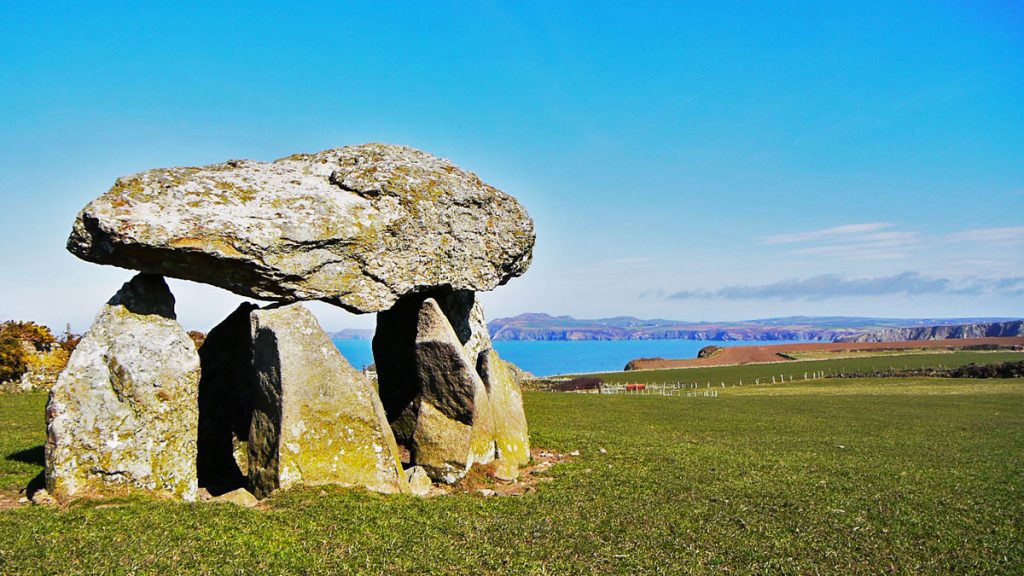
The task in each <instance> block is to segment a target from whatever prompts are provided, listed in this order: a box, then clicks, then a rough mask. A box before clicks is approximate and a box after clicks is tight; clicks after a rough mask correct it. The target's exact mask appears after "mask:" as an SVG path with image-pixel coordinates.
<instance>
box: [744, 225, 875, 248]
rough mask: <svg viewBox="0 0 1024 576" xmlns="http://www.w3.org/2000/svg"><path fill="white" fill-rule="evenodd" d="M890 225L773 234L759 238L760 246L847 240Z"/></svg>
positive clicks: (852, 226) (841, 227)
mask: <svg viewBox="0 0 1024 576" xmlns="http://www.w3.org/2000/svg"><path fill="white" fill-rule="evenodd" d="M891 226H892V225H891V224H889V223H887V222H869V223H866V224H845V225H843V226H833V227H832V228H823V229H821V230H811V231H810V232H795V233H792V234H775V235H772V236H765V237H764V238H761V243H762V244H797V243H801V242H812V241H820V240H837V239H849V238H851V237H856V236H858V235H861V234H867V233H869V232H875V231H877V230H882V229H884V228H890V227H891Z"/></svg>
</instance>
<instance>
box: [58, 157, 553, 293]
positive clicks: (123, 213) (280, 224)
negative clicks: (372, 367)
mask: <svg viewBox="0 0 1024 576" xmlns="http://www.w3.org/2000/svg"><path fill="white" fill-rule="evenodd" d="M533 244H534V229H533V221H532V220H531V219H530V217H529V215H528V214H527V213H526V210H525V209H524V208H523V207H522V206H521V205H520V204H519V203H518V202H517V201H516V200H515V199H514V198H513V197H511V196H509V195H508V194H505V193H504V192H502V191H500V190H498V189H496V188H494V187H492V186H489V185H487V184H485V183H484V182H483V181H481V180H480V178H478V177H477V176H476V175H475V174H473V173H471V172H466V171H463V170H461V169H459V168H458V167H456V166H454V165H453V164H451V163H450V162H448V161H446V160H442V159H440V158H436V157H434V156H431V155H430V154H427V153H424V152H421V151H419V150H415V149H412V148H408V147H403V146H393V145H385V144H365V145H361V146H350V147H344V148H337V149H332V150H326V151H323V152H319V153H316V154H296V155H293V156H289V157H287V158H282V159H280V160H276V161H274V162H254V161H248V160H240V161H228V162H225V163H223V164H214V165H210V166H204V167H200V168H167V169H158V170H150V171H148V172H143V173H141V174H136V175H133V176H127V177H123V178H120V179H119V180H118V181H117V183H116V184H115V185H114V187H113V188H111V189H110V191H109V192H107V193H106V194H103V195H102V196H100V197H99V198H97V199H96V200H94V201H92V202H91V203H89V204H88V205H87V206H86V207H85V208H84V209H83V210H82V211H81V213H80V214H79V215H78V218H77V219H76V221H75V224H74V228H73V230H72V233H71V236H70V238H69V239H68V250H70V251H71V252H72V253H73V254H75V255H76V256H78V257H80V258H82V259H84V260H88V261H91V262H96V263H100V264H111V265H115V266H120V267H123V268H130V269H135V270H141V271H144V272H151V273H156V274H162V275H164V276H172V277H176V278H184V279H187V280H194V281H198V282H204V283H207V284H212V285H215V286H220V287H222V288H226V289H228V290H231V291H232V292H235V293H238V294H241V295H244V296H249V297H254V298H261V299H269V300H277V301H286V302H290V301H296V300H323V301H326V302H330V303H333V304H336V305H339V306H341V307H344V308H346V309H348V310H350V311H353V312H357V313H365V312H378V311H382V310H387V309H389V308H391V307H392V305H394V304H395V303H396V302H397V301H398V299H399V298H401V297H402V296H405V295H409V294H415V293H421V292H427V291H430V290H431V289H435V288H442V289H444V290H453V289H454V290H472V291H485V290H491V289H493V288H495V287H496V286H498V285H500V284H504V283H505V282H507V281H508V280H509V279H511V278H513V277H515V276H519V275H521V274H522V273H524V272H525V271H526V269H527V267H528V266H529V264H530V260H531V257H532V250H533Z"/></svg>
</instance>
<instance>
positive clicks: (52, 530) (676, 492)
mask: <svg viewBox="0 0 1024 576" xmlns="http://www.w3.org/2000/svg"><path fill="white" fill-rule="evenodd" d="M944 358H945V359H947V360H948V356H944ZM963 360H964V361H967V360H969V358H964V359H963ZM44 402H45V398H44V396H43V395H41V394H32V395H22V396H0V422H2V426H0V450H2V451H3V457H4V459H2V460H0V478H2V479H3V480H2V482H3V487H4V488H3V490H5V491H6V492H5V493H6V494H7V495H8V496H10V495H11V491H12V490H15V489H16V488H17V487H18V486H20V485H22V484H24V483H26V482H28V480H30V479H31V478H32V477H34V476H35V475H36V474H38V473H39V471H40V470H41V466H40V460H39V458H41V449H40V446H41V444H42V441H43V437H44V434H43V427H42V417H41V414H42V408H43V404H44ZM526 408H527V413H528V416H529V418H530V424H531V437H532V441H533V443H534V445H536V446H543V447H546V448H550V449H554V450H559V451H562V452H569V451H572V450H579V451H581V455H580V456H579V457H577V458H575V459H573V460H572V461H570V462H569V463H566V464H560V465H558V466H556V467H554V468H552V469H551V470H550V472H549V473H548V474H549V476H550V478H551V479H552V481H550V482H545V483H541V484H540V485H539V489H538V491H537V492H536V493H534V494H530V495H526V496H522V497H503V498H490V499H484V498H482V497H480V496H476V495H457V496H448V497H439V498H434V499H429V500H422V499H417V498H415V497H411V496H391V497H385V496H380V495H375V494H369V493H366V492H363V491H359V490H344V489H340V488H326V489H323V490H321V489H319V488H311V489H298V490H291V491H287V492H284V493H279V494H276V495H274V496H273V497H272V498H271V499H270V501H269V504H270V509H268V510H254V509H242V508H236V507H233V506H231V505H225V504H221V505H213V504H177V503H172V502H156V501H149V500H145V499H120V500H113V501H107V502H82V503H77V504H74V505H72V506H70V507H68V508H66V509H64V510H57V509H52V508H39V507H19V508H16V509H8V510H0V574H35V573H55V574H122V573H125V574H127V573H137V574H170V573H188V574H201V573H207V574H222V573H230V574H241V573H245V574H261V573H275V574H276V573H302V574H360V573H361V574H421V573H438V574H586V573H601V574H680V573H683V574H686V573H700V574H703V573H707V574H711V573H715V574H720V573H727V574H728V573H761V574H878V573H880V572H885V573H898V574H911V573H946V574H1019V573H1022V572H1024V520H1022V519H1024V498H1021V494H1022V493H1024V380H1001V381H994V380H945V379H928V378H912V379H899V380H881V379H864V380H843V379H835V380H825V381H818V382H814V383H807V384H805V383H801V382H797V383H793V384H779V385H777V386H766V387H749V388H742V389H740V388H736V389H731V390H729V391H728V392H727V393H726V394H723V395H721V396H720V397H719V398H715V399H710V398H708V399H705V398H662V397H627V396H598V395H576V394H557V393H527V394H526ZM599 448H603V449H605V450H606V453H605V454H602V453H600V451H599ZM14 495H15V496H16V494H14Z"/></svg>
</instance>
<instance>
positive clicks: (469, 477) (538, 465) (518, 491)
mask: <svg viewBox="0 0 1024 576" xmlns="http://www.w3.org/2000/svg"><path fill="white" fill-rule="evenodd" d="M574 454H576V453H575V452H574ZM530 456H531V461H530V465H529V466H524V467H522V468H520V469H519V478H516V479H515V480H511V481H509V480H502V479H500V478H497V477H496V476H495V474H494V470H495V466H494V464H493V463H492V464H488V465H486V466H480V465H476V466H473V467H472V468H471V469H470V470H469V473H468V474H466V477H465V478H463V479H462V480H459V481H458V482H456V483H455V484H452V485H445V484H434V485H433V486H432V487H431V488H430V492H428V493H427V496H428V497H432V496H444V495H448V494H479V495H481V496H483V497H485V498H486V497H491V496H522V495H524V494H532V493H533V492H536V491H537V485H538V484H540V483H542V482H548V481H550V480H552V478H550V477H547V476H542V475H541V474H542V473H543V472H545V471H547V470H549V469H551V467H552V466H554V465H556V464H559V463H561V462H566V461H568V460H570V459H572V458H573V456H572V455H571V454H560V453H558V452H555V451H553V450H543V449H540V448H533V449H531V450H530Z"/></svg>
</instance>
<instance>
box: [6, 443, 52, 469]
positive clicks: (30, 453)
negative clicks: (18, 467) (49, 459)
mask: <svg viewBox="0 0 1024 576" xmlns="http://www.w3.org/2000/svg"><path fill="white" fill-rule="evenodd" d="M7 459H8V460H13V461H15V462H24V463H25V464H35V465H36V466H45V465H46V460H45V456H44V454H43V445H42V444H40V445H39V446H33V447H31V448H26V449H25V450H19V451H17V452H11V453H10V454H8V455H7Z"/></svg>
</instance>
